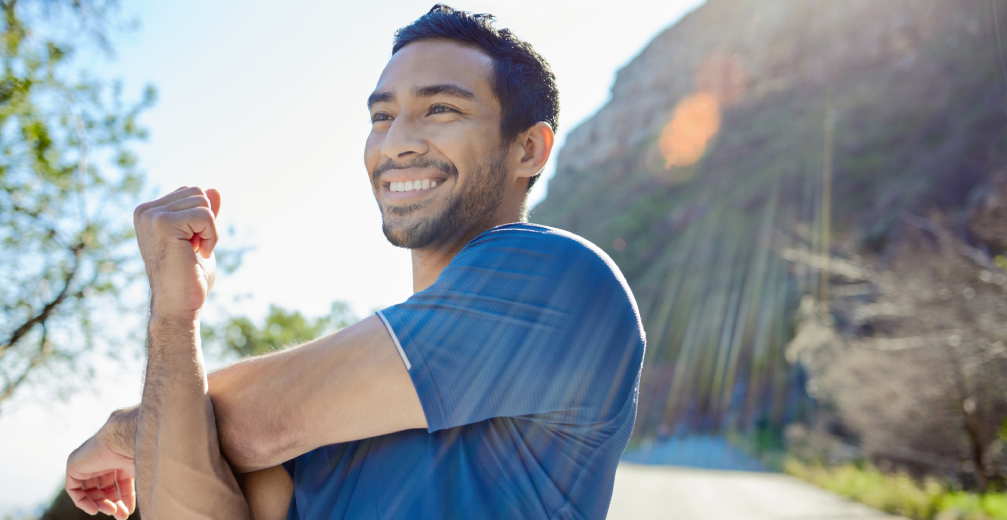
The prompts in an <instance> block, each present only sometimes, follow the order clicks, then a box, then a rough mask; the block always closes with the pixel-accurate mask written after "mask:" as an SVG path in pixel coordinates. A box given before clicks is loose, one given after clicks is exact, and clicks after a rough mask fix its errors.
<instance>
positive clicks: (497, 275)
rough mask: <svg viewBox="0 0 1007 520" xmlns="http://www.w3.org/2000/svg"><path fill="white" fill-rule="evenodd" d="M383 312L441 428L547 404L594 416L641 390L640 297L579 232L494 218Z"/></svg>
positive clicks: (602, 416) (547, 409)
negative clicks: (425, 284)
mask: <svg viewBox="0 0 1007 520" xmlns="http://www.w3.org/2000/svg"><path fill="white" fill-rule="evenodd" d="M378 314H379V315H380V317H381V318H382V320H383V321H384V322H385V324H386V326H387V327H388V329H389V332H390V333H391V335H392V337H393V339H394V340H395V342H396V345H397V346H398V347H399V349H400V353H401V354H402V355H403V359H404V361H405V363H406V366H407V368H408V369H409V374H410V376H411V377H412V380H413V384H414V385H415V387H416V391H417V393H418V395H419V397H420V401H421V403H422V405H423V410H424V413H425V414H426V418H427V423H428V427H429V430H430V431H431V432H433V431H437V430H442V429H445V428H451V427H455V426H461V425H465V424H471V423H475V422H478V421H482V420H486V419H491V418H494V417H517V416H524V415H532V414H546V413H559V414H560V415H559V417H561V418H562V420H563V421H564V422H571V423H577V424H587V423H596V422H599V421H605V420H608V418H610V417H612V416H614V415H615V414H617V413H618V412H619V410H620V409H622V408H623V407H624V405H625V404H626V402H627V400H630V399H635V395H633V393H634V392H635V382H636V379H637V378H638V377H639V369H640V366H641V363H642V359H643V350H644V339H643V330H642V327H641V325H640V318H639V313H638V312H637V308H636V303H635V301H634V300H633V296H632V293H631V292H630V290H629V288H628V286H627V285H626V283H625V279H624V278H623V277H622V275H621V273H619V271H618V269H617V268H616V267H615V265H614V264H613V263H612V261H611V260H610V259H609V258H608V257H607V256H606V255H605V254H604V253H603V252H601V251H600V250H598V249H597V248H596V247H595V246H594V245H592V244H590V243H589V242H587V241H585V240H583V239H581V238H580V237H577V236H576V235H572V234H569V233H565V232H562V231H559V230H555V229H551V228H547V227H544V226H535V225H530V224H515V225H509V226H501V227H497V228H493V229H491V230H489V231H487V232H485V233H483V234H481V235H479V236H478V237H476V238H475V239H474V240H472V241H471V242H470V243H469V244H468V245H466V247H465V248H464V249H463V250H462V251H461V252H459V253H458V254H457V255H456V256H455V258H454V259H453V260H452V261H451V263H450V264H449V265H448V266H447V267H446V268H445V269H444V270H443V271H442V272H441V274H440V276H439V277H438V278H437V281H436V282H435V283H434V284H433V285H431V286H430V287H429V288H427V289H426V290H423V291H420V292H418V293H416V294H414V295H413V296H412V297H410V298H409V299H408V300H406V301H405V302H403V303H401V304H398V305H394V306H392V307H389V308H387V309H384V310H382V311H380V312H379V313H378Z"/></svg>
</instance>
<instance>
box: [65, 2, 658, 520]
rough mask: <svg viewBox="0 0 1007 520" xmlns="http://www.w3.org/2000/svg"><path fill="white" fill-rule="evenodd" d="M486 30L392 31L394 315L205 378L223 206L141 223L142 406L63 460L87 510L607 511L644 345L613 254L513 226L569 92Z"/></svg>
mask: <svg viewBox="0 0 1007 520" xmlns="http://www.w3.org/2000/svg"><path fill="white" fill-rule="evenodd" d="M491 22H492V17H489V16H485V15H471V14H468V13H464V12H459V11H454V10H452V9H450V8H448V7H444V6H440V5H438V6H435V7H434V8H433V9H431V11H430V12H429V13H427V14H426V15H424V16H423V17H421V18H420V19H418V20H417V21H415V22H414V23H413V24H411V25H409V26H407V27H404V28H402V29H400V30H399V31H398V32H397V33H396V37H395V44H394V46H393V51H392V57H391V59H390V60H389V62H388V65H387V66H386V67H385V69H384V71H383V72H382V74H381V77H380V78H379V79H378V84H377V87H376V88H375V90H374V93H373V94H371V96H370V98H369V99H368V108H369V110H370V113H371V121H372V129H371V133H370V135H369V137H368V139H367V144H366V148H365V152H364V161H365V164H366V167H367V170H368V172H369V175H370V179H371V184H372V187H373V190H374V195H375V197H376V199H377V201H378V205H379V207H380V209H381V214H382V222H383V225H382V227H383V230H384V233H385V235H386V237H387V238H388V240H390V241H391V242H392V243H393V244H395V245H398V246H401V247H407V248H409V249H411V250H412V269H413V290H414V294H413V296H412V297H410V298H409V299H408V300H406V301H405V302H403V303H400V304H398V305H393V306H392V307H389V308H387V309H384V310H382V311H380V312H378V313H376V315H374V316H371V317H370V318H367V319H364V320H362V321H361V322H359V323H357V324H355V325H353V326H351V327H347V328H346V329H343V330H341V331H339V332H337V333H335V334H332V335H330V336H326V337H323V338H320V339H318V340H316V341H313V342H311V343H308V344H306V345H303V346H300V347H297V348H292V349H288V350H284V351H281V352H277V353H274V354H270V355H267V356H262V357H257V358H252V359H247V360H244V361H242V362H239V363H236V364H234V365H232V366H230V367H226V368H223V369H221V370H218V371H216V372H214V373H213V374H210V375H209V376H208V377H207V376H205V375H204V371H203V366H202V354H201V351H200V345H199V311H200V308H201V307H202V305H203V302H204V301H205V298H206V294H207V292H208V291H209V289H210V287H211V285H212V282H213V256H212V250H213V247H214V245H215V244H216V240H217V234H216V230H215V224H214V218H215V216H216V214H217V211H218V210H219V207H220V195H219V194H218V193H216V192H215V191H213V190H206V191H205V192H204V191H203V190H200V189H198V188H180V189H179V190H177V191H175V192H173V193H171V194H169V195H167V196H165V197H163V198H161V199H159V200H157V201H153V202H149V203H146V204H143V205H141V206H140V207H139V208H137V210H136V213H135V215H134V217H135V224H136V230H137V241H138V243H139V246H140V250H141V253H142V255H143V258H144V262H145V264H146V266H147V273H148V278H149V279H150V285H151V315H150V322H149V326H148V362H147V372H146V378H145V381H144V389H143V397H142V401H141V404H140V406H139V407H138V408H133V409H129V410H122V411H118V412H116V413H114V414H113V415H112V417H111V418H110V419H109V421H108V423H107V424H106V425H105V426H104V427H103V428H102V429H101V431H99V432H98V433H97V434H96V435H95V436H94V437H92V438H91V439H89V440H88V441H87V442H85V443H84V444H83V445H82V446H81V447H80V448H78V449H77V450H76V451H75V452H74V453H73V454H71V456H70V459H69V461H68V463H67V484H66V489H67V491H68V492H69V493H70V495H71V497H73V499H74V501H75V503H76V504H77V505H78V506H79V507H81V509H83V510H85V511H87V512H89V513H91V514H94V513H95V512H98V511H101V512H104V513H107V514H113V515H114V516H115V517H116V518H119V519H123V518H125V517H126V515H127V514H128V512H129V511H132V509H133V508H134V506H135V503H136V501H137V500H138V501H139V504H140V505H141V509H142V510H143V515H144V518H146V519H147V520H151V519H157V518H248V517H249V515H251V516H252V517H254V518H256V519H259V520H261V519H273V518H276V519H280V518H292V519H293V518H312V519H314V518H321V519H330V518H332V519H335V518H395V519H399V518H542V519H547V518H564V519H566V518H577V519H582V518H583V519H601V518H604V517H605V515H606V513H607V509H608V503H609V500H610V498H611V492H612V483H613V479H614V475H615V468H616V465H617V463H618V460H619V457H620V456H621V454H622V452H623V450H624V449H625V446H626V443H627V442H628V440H629V436H630V433H631V431H632V426H633V420H634V418H635V415H636V394H637V391H638V387H639V374H640V368H641V364H642V359H643V350H644V340H643V330H642V328H641V326H640V320H639V314H638V312H637V309H636V305H635V302H634V301H633V298H632V294H631V293H630V292H629V288H628V287H627V286H626V283H625V280H624V279H623V278H622V276H621V274H620V273H619V272H618V270H617V269H616V267H615V266H614V265H613V264H612V262H611V260H610V259H608V257H607V256H605V255H604V253H602V252H601V251H600V250H598V249H597V248H596V247H594V246H593V245H591V244H590V243H588V242H586V241H584V240H583V239H581V238H579V237H576V236H574V235H571V234H569V233H565V232H562V231H559V230H555V229H550V228H546V227H543V226H536V225H529V224H525V223H523V222H524V213H525V198H526V196H527V192H528V189H529V187H530V186H531V184H532V183H533V182H534V180H535V179H536V178H537V176H538V175H539V173H540V172H541V170H542V168H543V166H544V165H545V163H546V160H547V159H548V158H549V155H550V152H551V150H552V146H553V139H554V134H553V132H554V130H555V126H556V117H557V114H558V101H557V100H558V96H557V92H556V88H555V83H554V78H553V75H552V73H551V72H550V70H549V68H548V65H547V64H546V63H545V61H544V60H542V58H541V57H540V56H539V55H538V54H537V53H535V51H534V50H532V48H531V46H529V45H528V44H526V43H524V42H522V41H520V40H518V39H517V38H515V37H514V36H513V35H512V34H511V33H509V32H508V31H506V30H497V29H495V28H494V27H493V26H492V23H491ZM134 464H135V469H134ZM134 479H135V483H136V487H137V493H135V494H134V493H133V484H134ZM137 497H138V498H137Z"/></svg>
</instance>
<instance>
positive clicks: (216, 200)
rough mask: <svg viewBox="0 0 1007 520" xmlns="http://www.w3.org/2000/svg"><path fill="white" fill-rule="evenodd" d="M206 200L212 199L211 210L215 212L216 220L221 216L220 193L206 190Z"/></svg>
mask: <svg viewBox="0 0 1007 520" xmlns="http://www.w3.org/2000/svg"><path fill="white" fill-rule="evenodd" d="M206 198H208V199H210V209H211V210H213V216H214V218H216V216H217V215H219V214H220V192H219V191H217V190H215V189H213V188H210V189H208V190H206Z"/></svg>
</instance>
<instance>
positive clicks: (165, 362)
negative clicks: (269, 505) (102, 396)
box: [136, 314, 250, 520]
mask: <svg viewBox="0 0 1007 520" xmlns="http://www.w3.org/2000/svg"><path fill="white" fill-rule="evenodd" d="M147 334H148V339H147V374H146V378H145V379H144V384H143V397H142V400H141V401H140V411H139V414H138V417H137V426H136V484H137V492H138V493H137V498H138V499H139V503H140V505H141V508H142V509H143V516H144V518H148V519H158V518H167V519H172V518H214V519H236V520H247V519H248V518H249V515H250V512H249V508H248V502H247V501H246V500H245V497H244V495H243V494H242V492H241V489H240V488H239V487H238V482H237V480H235V478H234V474H233V473H232V472H231V468H230V467H229V466H228V464H227V462H226V461H225V460H224V458H223V456H221V454H220V448H219V446H218V443H217V431H216V430H217V429H216V426H215V424H214V422H215V421H214V414H213V405H212V404H211V402H210V397H209V395H207V384H206V374H205V372H204V371H203V353H202V351H201V349H200V343H199V321H198V318H196V319H191V318H186V317H179V316H168V317H165V316H159V315H156V314H153V315H152V316H151V318H150V324H149V326H148V329H147Z"/></svg>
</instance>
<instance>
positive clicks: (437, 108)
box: [430, 105, 457, 114]
mask: <svg viewBox="0 0 1007 520" xmlns="http://www.w3.org/2000/svg"><path fill="white" fill-rule="evenodd" d="M448 112H457V110H455V109H453V108H450V107H446V106H443V105H434V106H432V107H430V113H431V114H447V113H448Z"/></svg>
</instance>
